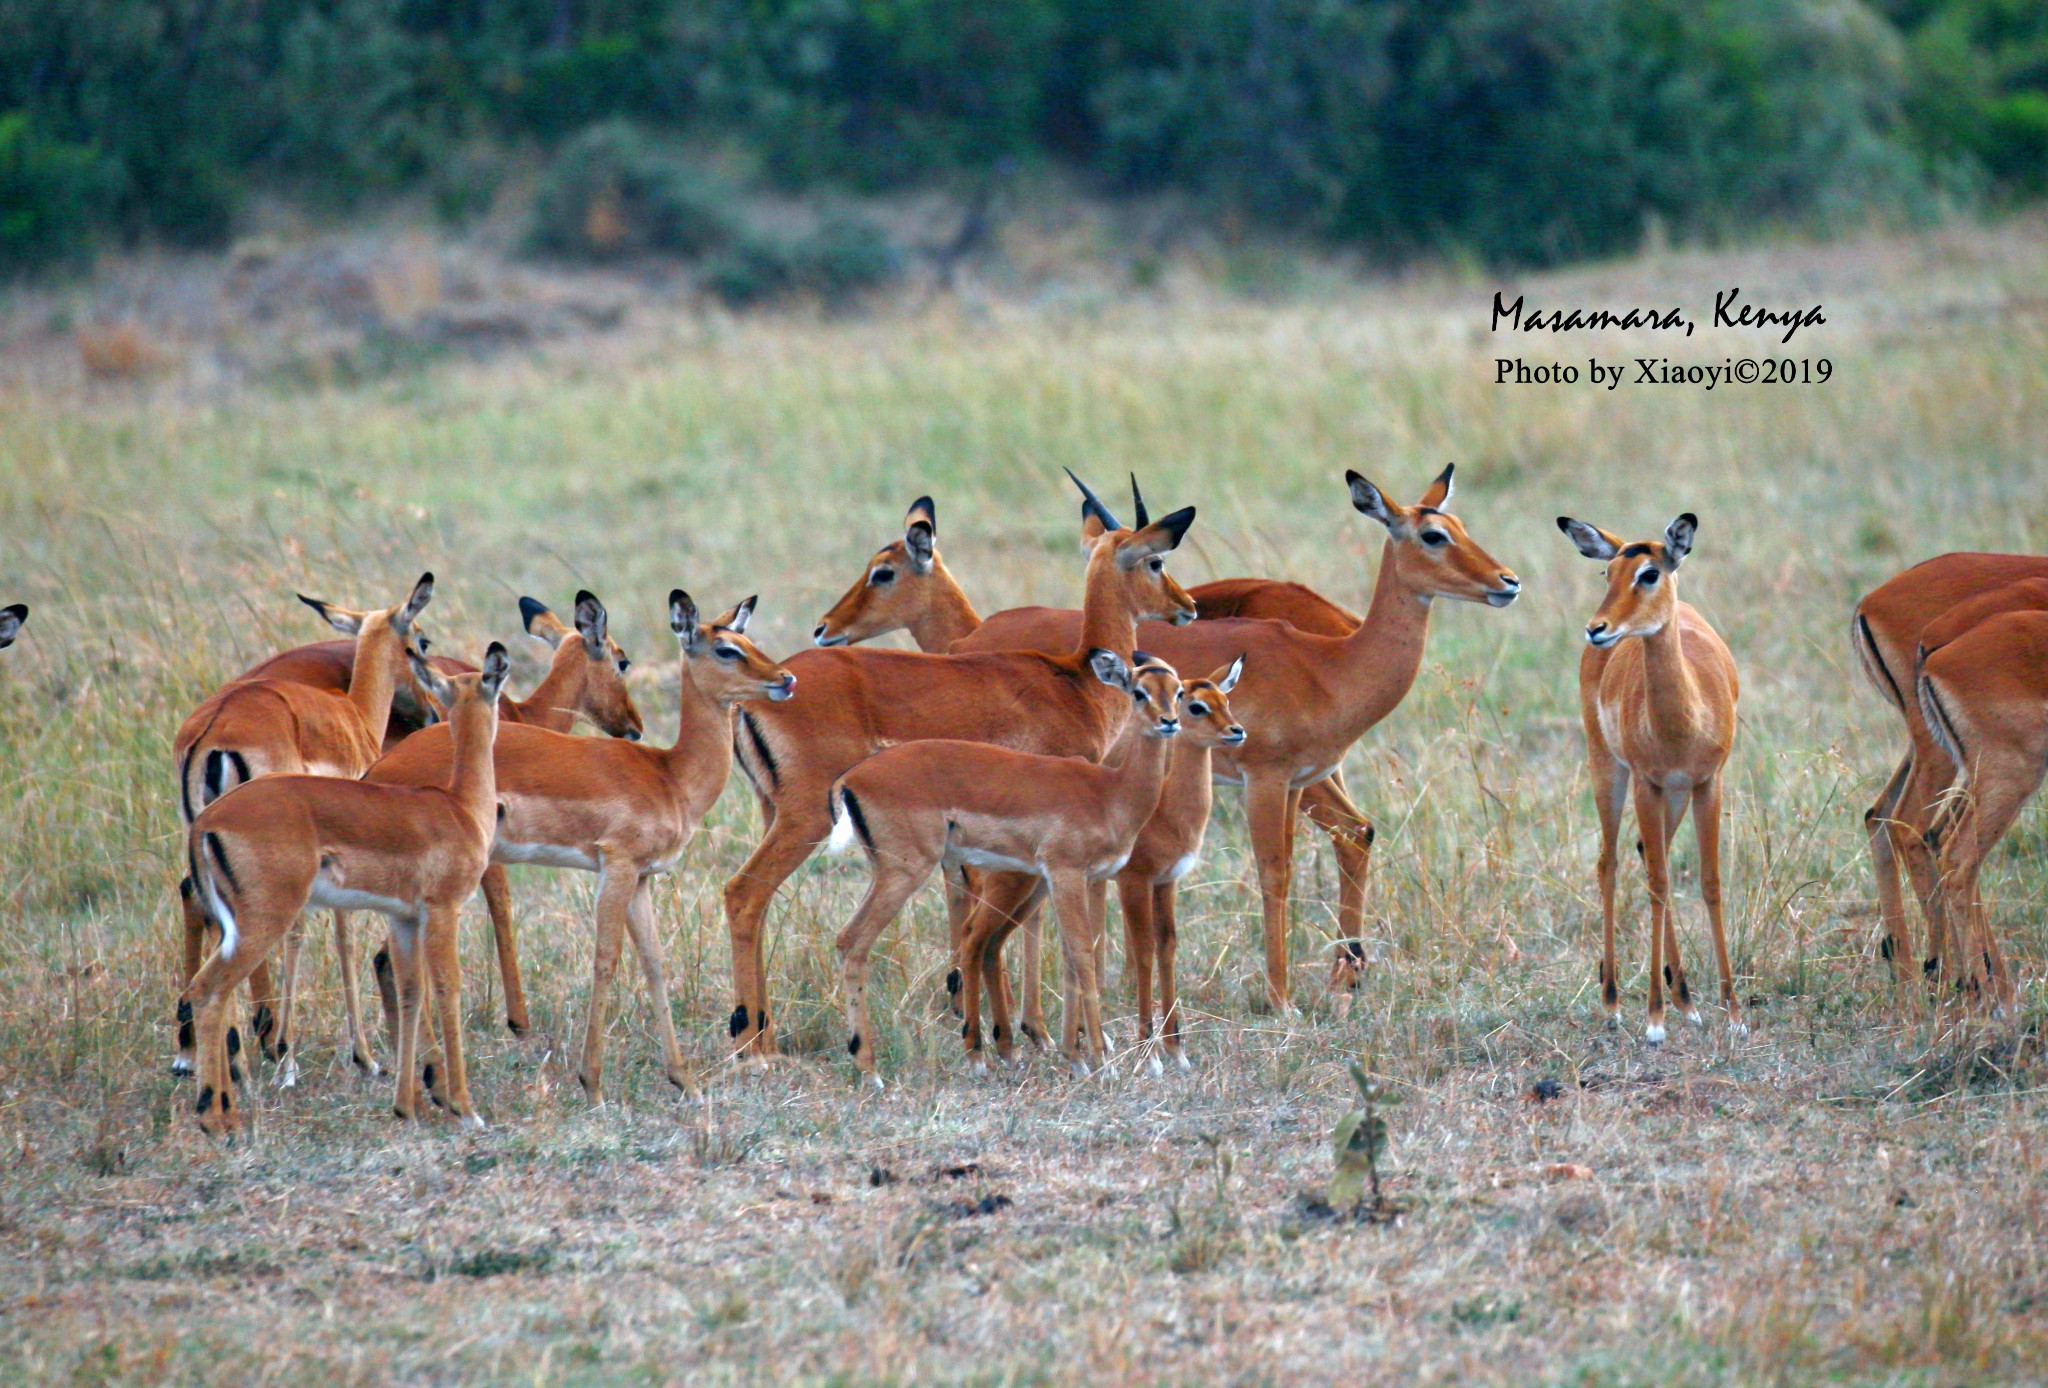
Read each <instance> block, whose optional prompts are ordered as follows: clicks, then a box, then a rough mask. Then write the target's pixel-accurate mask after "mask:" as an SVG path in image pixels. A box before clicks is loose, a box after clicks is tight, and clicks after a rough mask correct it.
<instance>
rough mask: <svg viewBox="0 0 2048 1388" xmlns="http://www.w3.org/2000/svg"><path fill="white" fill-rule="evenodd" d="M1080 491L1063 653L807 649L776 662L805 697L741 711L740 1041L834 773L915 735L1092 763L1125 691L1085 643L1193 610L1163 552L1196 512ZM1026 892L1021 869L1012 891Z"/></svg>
mask: <svg viewBox="0 0 2048 1388" xmlns="http://www.w3.org/2000/svg"><path fill="white" fill-rule="evenodd" d="M1082 491H1083V495H1084V498H1085V500H1084V503H1083V507H1082V512H1083V520H1082V529H1081V533H1082V539H1083V544H1084V546H1085V548H1086V552H1087V554H1088V573H1087V579H1086V587H1085V590H1084V598H1083V606H1082V613H1083V616H1082V621H1081V629H1080V632H1079V633H1078V634H1079V638H1080V639H1079V640H1078V641H1076V642H1073V643H1070V644H1069V645H1068V647H1067V649H1068V650H1070V651H1071V652H1072V653H1071V654H1069V655H1052V654H1047V653H1046V652H1044V651H1042V650H1041V651H1001V652H986V653H979V654H974V655H925V654H922V653H919V652H913V651H889V650H876V649H874V648H873V647H863V646H856V647H852V648H847V649H840V648H834V649H828V650H815V649H814V650H808V651H803V652H800V653H798V654H797V655H794V656H791V657H790V658H789V661H788V662H787V663H788V666H789V669H790V670H791V672H792V673H794V674H795V675H796V676H797V677H798V678H799V679H801V680H802V681H803V685H804V697H803V698H801V699H794V700H791V701H790V702H789V703H786V704H773V705H759V704H756V705H751V706H749V707H745V708H742V709H741V710H740V714H739V725H738V728H737V729H736V730H735V733H734V737H735V742H736V748H735V750H736V752H737V754H738V756H739V762H740V769H741V770H742V771H743V772H744V773H745V774H746V777H747V780H748V781H749V782H750V783H751V784H752V786H753V788H754V792H755V794H756V795H757V796H758V797H759V798H760V800H761V802H762V810H763V817H764V818H765V819H766V820H767V833H766V835H765V836H764V837H763V838H762V840H761V842H760V844H759V845H758V846H757V847H756V848H755V849H754V852H753V854H752V855H751V856H750V857H749V858H748V859H747V861H746V863H745V864H744V865H742V867H741V868H740V870H739V871H738V872H737V873H735V874H734V875H733V877H732V879H731V880H730V881H728V882H727V883H726V886H725V911H726V922H727V925H728V927H729V929H730V930H731V933H732V950H733V982H734V988H735V991H736V992H737V993H738V995H739V996H738V1005H737V1006H736V1007H735V1008H734V1009H733V1014H732V1023H731V1031H732V1036H733V1040H734V1042H735V1043H736V1048H737V1049H738V1050H741V1051H747V1050H754V1049H760V1050H767V1049H770V1048H772V1046H773V1032H772V1029H771V1025H770V1023H769V1020H768V1018H767V1017H766V1016H765V1015H763V1012H762V1008H763V1007H764V1005H765V1000H766V989H767V981H766V979H765V978H764V976H763V969H762V957H761V943H762V942H761V935H762V926H763V922H764V919H765V917H766V915H767V911H768V903H769V902H770V900H772V899H773V897H774V895H775V891H776V889H777V888H778V887H780V886H781V885H782V883H783V882H784V881H785V880H787V879H788V877H789V875H790V874H791V873H793V872H795V871H796V869H797V868H798V867H800V866H801V865H802V864H803V863H804V861H805V860H806V859H808V858H809V857H810V856H811V854H812V853H814V852H815V851H816V850H817V848H818V846H819V845H820V844H821V843H823V842H824V841H825V838H826V836H827V834H828V833H829V832H830V830H831V816H830V813H829V811H828V809H827V807H826V803H825V801H826V792H827V791H829V790H830V789H831V786H832V783H833V782H834V781H836V780H838V779H839V777H840V776H842V775H844V774H845V773H846V772H847V771H849V770H851V769H852V768H853V766H854V765H855V764H856V763H858V762H859V761H861V760H862V759H863V758H865V757H867V756H869V755H871V754H873V753H875V752H877V751H880V750H881V749H882V748H883V747H886V746H888V745H890V744H891V743H896V742H909V741H917V740H921V739H925V738H951V739H955V740H959V741H966V742H991V743H995V744H996V745H998V746H1003V747H1009V748H1012V749H1014V750H1017V751H1030V752H1039V753H1043V754H1046V755H1049V756H1079V757H1085V758H1086V759H1088V760H1090V761H1100V760H1101V759H1102V757H1103V756H1104V755H1105V754H1107V753H1108V751H1109V749H1110V747H1111V746H1112V744H1114V743H1115V741H1116V740H1117V737H1118V735H1119V733H1120V732H1121V731H1122V728H1123V724H1124V721H1125V709H1126V707H1127V705H1128V703H1129V699H1128V696H1126V695H1124V694H1122V693H1120V692H1118V691H1116V690H1113V689H1111V688H1109V687H1108V686H1106V685H1103V684H1102V683H1100V682H1099V681H1098V680H1096V679H1095V678H1094V677H1093V676H1092V675H1090V674H1089V672H1088V664H1087V657H1088V653H1089V652H1090V651H1091V650H1095V649H1102V650H1129V649H1131V647H1132V646H1133V645H1134V644H1135V642H1134V636H1135V633H1136V630H1137V623H1138V619H1139V618H1141V617H1151V616H1159V617H1173V618H1176V619H1177V620H1181V621H1192V620H1193V618H1194V603H1193V601H1192V600H1191V599H1190V598H1189V597H1188V596H1187V594H1186V593H1185V592H1184V591H1183V590H1182V589H1181V587H1180V585H1179V584H1177V583H1175V582H1173V580H1172V579H1170V578H1168V577H1167V576H1166V572H1165V567H1166V555H1167V553H1168V552H1169V551H1171V550H1172V549H1174V548H1175V547H1176V546H1177V545H1179V544H1180V542H1181V537H1182V536H1184V535H1185V534H1186V533H1187V530H1188V527H1189V526H1191V525H1192V524H1193V523H1194V519H1195V512H1194V508H1193V507H1188V508H1186V509H1184V510H1180V511H1176V512H1174V513H1173V514H1172V515H1169V516H1164V517H1162V518H1160V519H1159V520H1157V521H1154V522H1152V523H1151V524H1149V525H1147V526H1144V527H1142V528H1140V529H1137V530H1126V529H1124V528H1123V527H1122V526H1120V525H1119V524H1118V523H1117V521H1116V518H1115V517H1114V516H1112V515H1111V514H1110V513H1109V511H1108V509H1107V508H1106V507H1104V506H1103V505H1102V503H1101V501H1100V500H1099V499H1098V498H1096V497H1095V495H1094V494H1093V493H1092V492H1088V491H1087V489H1086V488H1085V487H1084V488H1083V489H1082ZM1003 875H1004V876H1010V877H1014V876H1015V874H1003ZM993 890H994V889H993V887H992V888H991V891H992V892H993ZM1029 894H1030V890H1029V883H1028V879H1027V880H1026V886H1025V889H1024V891H1023V892H1021V893H1019V894H1018V895H1019V898H1020V899H1021V898H1022V897H1026V896H1028V895H1029Z"/></svg>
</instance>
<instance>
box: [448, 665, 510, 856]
mask: <svg viewBox="0 0 2048 1388" xmlns="http://www.w3.org/2000/svg"><path fill="white" fill-rule="evenodd" d="M449 722H450V723H452V724H453V726H452V727H451V728H450V729H449V733H450V736H451V738H452V739H453V741H454V744H455V772H454V776H453V778H452V779H451V780H450V781H449V784H448V790H449V793H450V794H452V795H453V796H454V797H455V799H456V801H457V802H458V803H460V804H461V806H462V808H463V809H465V810H467V811H468V812H469V815H470V818H472V819H474V820H475V821H476V822H477V825H478V827H479V828H481V829H482V830H483V832H484V833H485V834H486V835H489V834H490V833H491V832H492V831H493V829H494V828H495V827H496V824H497V818H498V765H497V760H496V758H495V757H494V756H493V755H492V744H493V743H495V742H496V741H497V736H498V709H497V705H496V704H495V703H492V704H485V703H483V702H481V701H480V700H476V699H467V698H466V699H462V700H460V701H458V702H457V703H456V705H455V707H454V709H453V710H451V711H450V713H449Z"/></svg>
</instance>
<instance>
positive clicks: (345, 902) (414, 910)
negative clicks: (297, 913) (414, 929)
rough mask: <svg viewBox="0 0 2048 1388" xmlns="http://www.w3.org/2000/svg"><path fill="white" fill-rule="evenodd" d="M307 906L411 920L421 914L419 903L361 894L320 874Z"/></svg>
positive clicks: (367, 893)
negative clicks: (375, 913) (376, 913)
mask: <svg viewBox="0 0 2048 1388" xmlns="http://www.w3.org/2000/svg"><path fill="white" fill-rule="evenodd" d="M307 904H308V905H311V906H320V907H324V908H326V909H327V910H329V911H376V912H378V913H379V914H381V915H386V916H395V917H397V918H399V919H401V920H411V919H413V918H414V917H415V916H417V915H418V914H419V903H418V902H416V901H400V900H398V899H397V898H395V897H388V896H379V895H377V894H376V893H375V892H359V891H356V890H354V889H353V888H349V887H344V886H341V885H340V884H339V883H337V882H335V881H334V880H332V879H331V878H329V877H328V876H327V874H326V873H324V872H323V873H319V874H317V875H316V876H315V877H314V878H313V891H312V894H311V895H310V896H309V897H308V898H307Z"/></svg>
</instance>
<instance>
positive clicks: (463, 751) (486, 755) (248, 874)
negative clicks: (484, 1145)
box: [179, 642, 511, 1134]
mask: <svg viewBox="0 0 2048 1388" xmlns="http://www.w3.org/2000/svg"><path fill="white" fill-rule="evenodd" d="M510 670H511V662H510V661H508V660H507V659H506V657H505V648H504V647H503V646H500V645H498V644H497V643H496V642H492V643H491V647H490V649H489V650H488V651H486V652H485V653H484V662H483V669H482V671H481V673H479V674H474V675H460V676H457V677H456V678H455V679H454V680H453V681H452V682H444V681H443V680H442V679H441V677H440V676H439V675H437V674H435V673H434V672H433V671H432V670H431V669H429V668H427V666H426V665H425V663H424V662H423V661H421V662H419V663H417V664H416V665H415V668H414V676H415V678H417V679H418V680H419V681H420V682H421V684H422V685H423V686H424V687H425V688H426V689H427V690H428V691H429V692H430V693H432V694H433V695H434V697H435V698H436V699H437V700H438V701H439V702H440V703H441V705H442V706H443V707H444V708H446V709H448V711H449V719H450V723H451V725H452V726H451V733H452V742H453V745H454V749H455V753H454V758H453V763H452V765H451V766H450V767H449V775H448V777H447V779H446V780H445V781H443V782H441V783H438V784H434V785H427V786H389V785H371V784H368V783H366V782H363V781H354V780H344V779H342V778H340V777H334V776H307V775H293V774H273V775H267V776H262V777H259V778H257V779H255V780H252V781H249V782H247V783H246V784H244V785H241V786H238V787H236V788H235V789H233V790H231V791H229V792H227V793H226V794H223V795H222V796H221V797H220V798H219V799H217V800H215V801H213V802H212V803H211V804H209V805H207V807H206V808H205V809H203V810H201V811H200V812H199V814H198V816H197V818H195V819H194V820H193V822H192V827H191V830H190V833H189V835H188V837H187V841H186V842H187V855H188V859H189V862H190V866H191V871H192V880H193V882H194V883H195V884H196V890H195V895H197V896H198V898H199V899H200V900H201V901H202V902H203V903H204V908H205V912H206V915H207V916H208V918H209V919H210V920H211V921H212V923H213V924H214V925H215V926H216V927H217V928H218V929H219V931H220V944H219V946H218V947H217V948H216V949H215V950H214V952H213V954H212V955H211V956H210V957H209V958H208V959H207V961H206V962H205V964H204V965H202V966H201V968H200V969H199V971H198V973H197V974H196V975H195V976H194V977H193V978H192V979H191V981H190V982H189V983H188V984H187V985H186V988H185V993H184V996H183V997H182V998H181V999H180V1000H179V1012H180V1014H181V1015H182V1016H187V1017H189V1018H190V1019H191V1022H192V1025H193V1026H194V1027H195V1028H196V1029H197V1031H198V1052H199V1055H198V1065H197V1069H198V1080H199V1103H198V1110H199V1122H200V1126H201V1127H203V1128H204V1129H205V1130H206V1131H208V1132H210V1133H215V1134H225V1133H229V1132H232V1131H233V1130H234V1129H235V1128H236V1127H237V1126H239V1124H240V1122H241V1113H240V1110H239V1108H238V1107H237V1105H236V1102H235V1097H234V1095H235V1087H234V1073H233V1072H234V1057H235V1054H236V1052H237V1051H238V1050H239V1049H240V1038H239V1037H238V1035H237V1034H236V1032H235V1030H234V1029H233V1028H231V1027H230V1026H229V1025H228V1023H227V1013H226V1004H227V1001H228V999H229V998H230V997H231V996H232V995H233V992H234V988H235V985H236V984H238V983H240V982H241V981H242V980H243V979H244V978H246V977H247V976H248V975H249V973H250V971H251V970H253V969H254V968H255V967H256V966H257V965H258V964H260V963H262V962H263V960H264V959H265V958H267V957H268V956H269V953H270V951H271V950H272V949H273V948H274V947H275V946H276V945H277V943H278V941H279V940H280V939H282V938H283V937H284V935H285V934H286V933H287V932H288V931H290V930H291V929H293V928H294V926H295V925H296V923H297V921H298V918H299V914H300V913H301V912H302V911H304V910H306V908H307V907H309V906H326V907H332V908H334V909H335V910H352V911H376V912H379V913H381V914H383V915H384V916H387V917H388V918H389V919H390V922H391V944H392V950H393V953H394V956H395V959H396V972H397V975H398V1018H397V1022H398V1025H397V1032H398V1034H397V1036H396V1038H395V1042H396V1047H395V1049H396V1052H397V1060H396V1066H397V1071H398V1093H397V1098H396V1101H395V1104H394V1109H395V1111H396V1112H397V1114H398V1116H399V1117H401V1118H414V1117H417V1116H419V1114H420V1111H421V1108H420V1083H421V1079H422V1076H421V1067H420V1065H419V1064H418V1061H417V1050H418V1045H419V1030H420V1026H419V1024H420V1015H421V1010H422V1009H421V993H422V988H423V986H424V987H425V988H427V989H430V990H431V992H432V995H433V1002H434V1004H435V1007H436V1010H437V1012H438V1018H439V1022H440V1032H441V1045H442V1061H441V1063H440V1064H439V1065H434V1064H431V1063H430V1064H429V1065H428V1066H427V1067H426V1074H425V1082H426V1085H427V1087H428V1089H429V1090H430V1091H432V1093H433V1097H434V1100H435V1102H436V1103H438V1104H440V1105H441V1106H442V1107H444V1108H446V1109H447V1110H448V1111H449V1112H450V1113H452V1114H454V1115H455V1116H456V1117H458V1118H462V1119H465V1120H467V1121H468V1122H470V1123H473V1124H475V1125H476V1126H478V1127H481V1126H482V1125H483V1121H482V1119H480V1118H479V1117H478V1116H477V1113H476V1107H475V1105H474V1104H473V1103H471V1102H470V1096H469V1075H468V1070H467V1068H466V1067H465V1065H464V1062H463V1055H462V969H461V966H460V962H459V961H458V959H457V958H456V953H455V944H456V938H455V937H456V930H455V923H456V909H457V908H458V907H459V906H460V905H461V903H462V900H463V898H464V897H466V896H468V895H469V894H470V893H471V892H473V891H475V890H476V886H477V881H478V879H479V878H480V877H481V876H482V875H483V870H484V865H485V863H487V862H488V861H489V859H490V850H491V826H492V823H493V821H494V820H495V818H496V814H497V787H496V782H495V779H494V777H493V774H492V767H491V742H492V739H493V737H494V736H495V734H496V732H497V728H498V692H499V690H500V689H501V688H502V687H503V685H504V683H505V676H506V675H507V674H508V673H509V672H510ZM364 673H365V672H364V671H362V670H361V669H360V668H359V669H358V671H357V679H358V680H359V681H360V680H361V679H362V677H363V675H364Z"/></svg>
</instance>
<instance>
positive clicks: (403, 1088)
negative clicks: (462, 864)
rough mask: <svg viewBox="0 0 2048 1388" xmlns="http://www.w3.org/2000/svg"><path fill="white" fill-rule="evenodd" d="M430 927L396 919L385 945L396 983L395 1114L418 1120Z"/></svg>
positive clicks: (393, 995)
mask: <svg viewBox="0 0 2048 1388" xmlns="http://www.w3.org/2000/svg"><path fill="white" fill-rule="evenodd" d="M425 933H426V924H425V922H424V921H421V920H419V919H417V918H413V917H399V916H393V917H392V918H391V935H390V938H389V939H388V940H387V941H386V942H385V946H384V949H385V958H386V972H387V974H388V976H389V977H390V979H391V982H392V1001H393V1004H394V1005H393V1008H392V1014H393V1025H392V1043H393V1049H392V1061H391V1064H392V1066H393V1068H394V1069H395V1070H396V1071H397V1072H398V1075H397V1079H398V1084H397V1092H396V1093H395V1094H394V1095H393V1096H392V1100H391V1111H392V1112H393V1113H394V1114H396V1115H397V1116H398V1117H400V1118H406V1119H411V1118H418V1117H419V1116H420V1114H421V1109H422V1107H423V1105H422V1103H421V1097H420V1018H421V1016H422V1015H423V1014H424V1013H425V1011H426V1009H425V1008H424V1007H423V1006H422V1005H421V1004H422V998H421V994H422V993H423V992H424V991H425V987H426V964H427V951H426V940H425V939H424V938H423V937H424V935H425Z"/></svg>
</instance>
